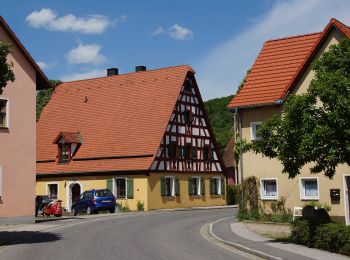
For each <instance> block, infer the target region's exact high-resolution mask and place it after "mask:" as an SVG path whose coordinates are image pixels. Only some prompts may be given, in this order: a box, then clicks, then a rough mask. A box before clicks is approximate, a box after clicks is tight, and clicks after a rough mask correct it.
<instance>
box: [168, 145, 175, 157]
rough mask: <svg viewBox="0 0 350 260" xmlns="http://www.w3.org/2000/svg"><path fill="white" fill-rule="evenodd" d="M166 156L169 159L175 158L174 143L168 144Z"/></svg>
mask: <svg viewBox="0 0 350 260" xmlns="http://www.w3.org/2000/svg"><path fill="white" fill-rule="evenodd" d="M167 148H168V149H167V150H168V157H169V158H170V159H175V158H176V143H170V144H168V147H167Z"/></svg>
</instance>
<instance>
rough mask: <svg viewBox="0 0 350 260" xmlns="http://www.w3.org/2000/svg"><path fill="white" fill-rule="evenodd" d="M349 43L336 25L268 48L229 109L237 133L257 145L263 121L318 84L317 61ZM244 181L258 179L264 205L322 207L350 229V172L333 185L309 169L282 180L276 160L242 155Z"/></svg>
mask: <svg viewBox="0 0 350 260" xmlns="http://www.w3.org/2000/svg"><path fill="white" fill-rule="evenodd" d="M345 37H347V38H350V28H349V27H347V26H345V25H344V24H342V23H341V22H339V21H337V20H336V19H332V20H331V21H330V22H329V24H328V25H327V26H326V27H325V29H324V30H323V31H322V32H319V33H311V34H307V35H299V36H293V37H288V38H282V39H276V40H270V41H267V42H265V44H264V46H263V48H262V50H261V52H260V53H259V56H258V57H257V59H256V61H255V63H254V65H253V67H252V69H251V71H250V73H249V74H248V76H247V78H246V81H245V83H244V85H243V87H242V88H241V89H240V90H238V91H237V94H236V96H235V97H234V98H233V100H232V101H231V103H230V104H229V109H230V110H231V111H233V112H236V113H237V114H238V118H239V120H238V121H239V122H238V127H237V130H238V131H240V133H241V136H242V137H243V138H244V139H246V140H247V141H254V140H256V130H257V128H258V127H259V125H260V124H261V122H262V121H264V120H265V119H267V118H269V117H271V116H272V115H276V114H277V115H280V114H281V113H282V110H283V102H284V100H285V98H286V96H287V95H288V94H289V93H293V94H302V93H305V92H306V90H307V89H308V87H309V84H310V82H311V80H312V79H313V78H314V71H313V70H312V65H311V63H312V61H314V60H315V59H318V58H319V57H320V55H322V53H324V52H325V51H327V50H328V49H329V47H330V46H331V45H333V44H337V43H339V42H340V41H341V40H342V39H344V38H345ZM242 164H243V167H240V175H241V174H242V175H243V177H244V178H246V177H249V176H256V177H257V178H258V183H259V189H260V200H261V202H264V201H266V202H268V201H273V200H277V199H279V198H281V197H282V196H283V197H284V198H286V206H287V207H288V208H290V209H294V207H302V206H303V205H305V204H306V203H308V202H311V201H317V202H320V203H322V204H324V203H326V204H328V205H330V206H331V208H332V209H331V212H330V214H331V215H332V216H334V217H337V218H339V219H341V220H343V221H345V222H346V223H347V224H349V223H350V221H349V195H348V190H349V189H350V167H349V166H347V165H339V166H338V167H337V173H336V175H335V176H334V178H333V179H332V180H329V179H328V178H326V177H325V176H324V175H323V174H318V175H311V174H310V173H309V168H310V167H304V168H303V169H302V174H301V175H300V176H297V177H295V178H294V179H288V175H286V174H282V165H281V163H280V162H279V161H278V160H277V159H268V158H266V157H262V156H261V155H260V154H255V153H253V152H247V153H244V154H243V160H242Z"/></svg>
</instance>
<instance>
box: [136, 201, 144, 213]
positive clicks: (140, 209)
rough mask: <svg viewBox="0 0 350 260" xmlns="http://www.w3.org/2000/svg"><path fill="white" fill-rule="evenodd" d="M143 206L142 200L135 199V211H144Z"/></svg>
mask: <svg viewBox="0 0 350 260" xmlns="http://www.w3.org/2000/svg"><path fill="white" fill-rule="evenodd" d="M144 210H145V208H144V205H143V202H142V201H139V200H138V201H137V211H144Z"/></svg>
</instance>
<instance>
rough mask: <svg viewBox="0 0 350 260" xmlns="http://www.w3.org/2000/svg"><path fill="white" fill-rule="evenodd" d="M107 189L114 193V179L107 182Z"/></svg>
mask: <svg viewBox="0 0 350 260" xmlns="http://www.w3.org/2000/svg"><path fill="white" fill-rule="evenodd" d="M107 189H109V190H110V191H111V192H112V193H113V179H109V180H107Z"/></svg>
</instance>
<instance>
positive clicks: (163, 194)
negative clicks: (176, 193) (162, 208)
mask: <svg viewBox="0 0 350 260" xmlns="http://www.w3.org/2000/svg"><path fill="white" fill-rule="evenodd" d="M160 194H161V195H162V196H165V177H161V178H160Z"/></svg>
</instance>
